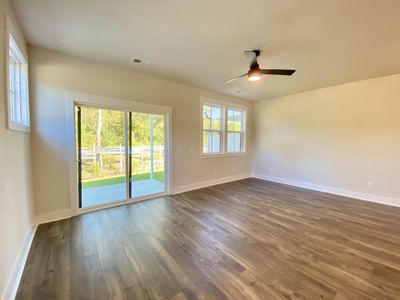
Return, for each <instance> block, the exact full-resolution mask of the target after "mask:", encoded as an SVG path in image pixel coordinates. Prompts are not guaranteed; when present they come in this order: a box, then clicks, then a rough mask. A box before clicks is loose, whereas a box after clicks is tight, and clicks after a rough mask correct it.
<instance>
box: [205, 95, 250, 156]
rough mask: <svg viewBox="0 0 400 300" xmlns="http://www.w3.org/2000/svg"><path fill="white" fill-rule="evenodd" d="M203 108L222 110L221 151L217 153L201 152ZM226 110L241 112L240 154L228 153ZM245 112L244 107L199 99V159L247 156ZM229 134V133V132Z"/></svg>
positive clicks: (246, 109)
mask: <svg viewBox="0 0 400 300" xmlns="http://www.w3.org/2000/svg"><path fill="white" fill-rule="evenodd" d="M204 106H215V107H221V108H222V120H223V121H222V122H223V124H221V129H222V135H221V137H222V138H221V148H220V149H221V151H220V152H218V153H204V152H203V133H204V131H207V130H206V129H203V108H204ZM228 110H236V111H241V112H242V113H243V114H242V122H243V123H242V125H243V131H241V132H240V133H241V135H242V138H241V149H242V151H240V152H228V151H227V150H228V130H227V129H228V118H227V115H228ZM247 112H248V108H247V107H246V106H244V105H239V104H233V103H230V102H223V101H218V100H214V99H209V98H205V97H200V158H212V157H224V156H236V155H247V146H246V145H247ZM229 132H231V131H229Z"/></svg>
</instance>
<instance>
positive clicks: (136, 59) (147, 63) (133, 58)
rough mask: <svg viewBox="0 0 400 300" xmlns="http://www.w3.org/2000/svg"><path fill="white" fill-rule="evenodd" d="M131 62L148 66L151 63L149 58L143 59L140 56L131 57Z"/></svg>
mask: <svg viewBox="0 0 400 300" xmlns="http://www.w3.org/2000/svg"><path fill="white" fill-rule="evenodd" d="M131 63H132V64H135V65H141V66H143V67H147V66H149V65H150V62H149V61H148V60H145V59H141V58H138V57H132V58H131Z"/></svg>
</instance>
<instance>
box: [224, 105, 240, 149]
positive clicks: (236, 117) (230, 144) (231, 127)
mask: <svg viewBox="0 0 400 300" xmlns="http://www.w3.org/2000/svg"><path fill="white" fill-rule="evenodd" d="M244 114H245V113H244V111H243V110H239V109H235V108H228V113H227V115H228V117H227V130H226V132H227V149H226V151H227V152H228V153H232V152H243V148H244Z"/></svg>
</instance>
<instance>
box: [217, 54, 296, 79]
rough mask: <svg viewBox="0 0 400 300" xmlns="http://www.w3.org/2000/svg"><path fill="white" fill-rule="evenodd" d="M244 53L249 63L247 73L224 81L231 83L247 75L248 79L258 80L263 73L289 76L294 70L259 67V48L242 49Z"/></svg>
mask: <svg viewBox="0 0 400 300" xmlns="http://www.w3.org/2000/svg"><path fill="white" fill-rule="evenodd" d="M244 54H245V55H246V57H247V60H248V61H249V63H250V70H249V71H248V72H247V73H244V74H242V75H239V76H237V77H235V78H232V79H230V80H228V81H226V82H225V83H231V82H232V81H235V80H236V79H239V78H242V77H245V76H247V77H248V78H247V79H248V80H249V81H257V80H260V79H261V77H262V76H263V75H286V76H290V75H292V74H293V73H294V72H296V70H285V69H260V66H259V65H258V62H257V57H258V56H259V55H260V54H261V51H260V50H252V51H244Z"/></svg>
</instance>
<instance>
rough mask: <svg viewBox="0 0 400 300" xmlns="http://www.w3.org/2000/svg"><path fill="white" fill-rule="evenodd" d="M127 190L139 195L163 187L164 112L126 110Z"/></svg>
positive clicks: (133, 194)
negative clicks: (128, 179)
mask: <svg viewBox="0 0 400 300" xmlns="http://www.w3.org/2000/svg"><path fill="white" fill-rule="evenodd" d="M129 117H130V121H129V124H130V126H129V141H130V157H129V159H130V168H129V169H130V172H129V176H130V179H131V180H130V193H131V197H140V196H145V195H150V194H155V193H161V192H163V191H164V189H165V187H164V186H165V178H164V176H165V173H164V164H165V126H164V116H163V115H156V114H148V113H137V112H131V113H129Z"/></svg>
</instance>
